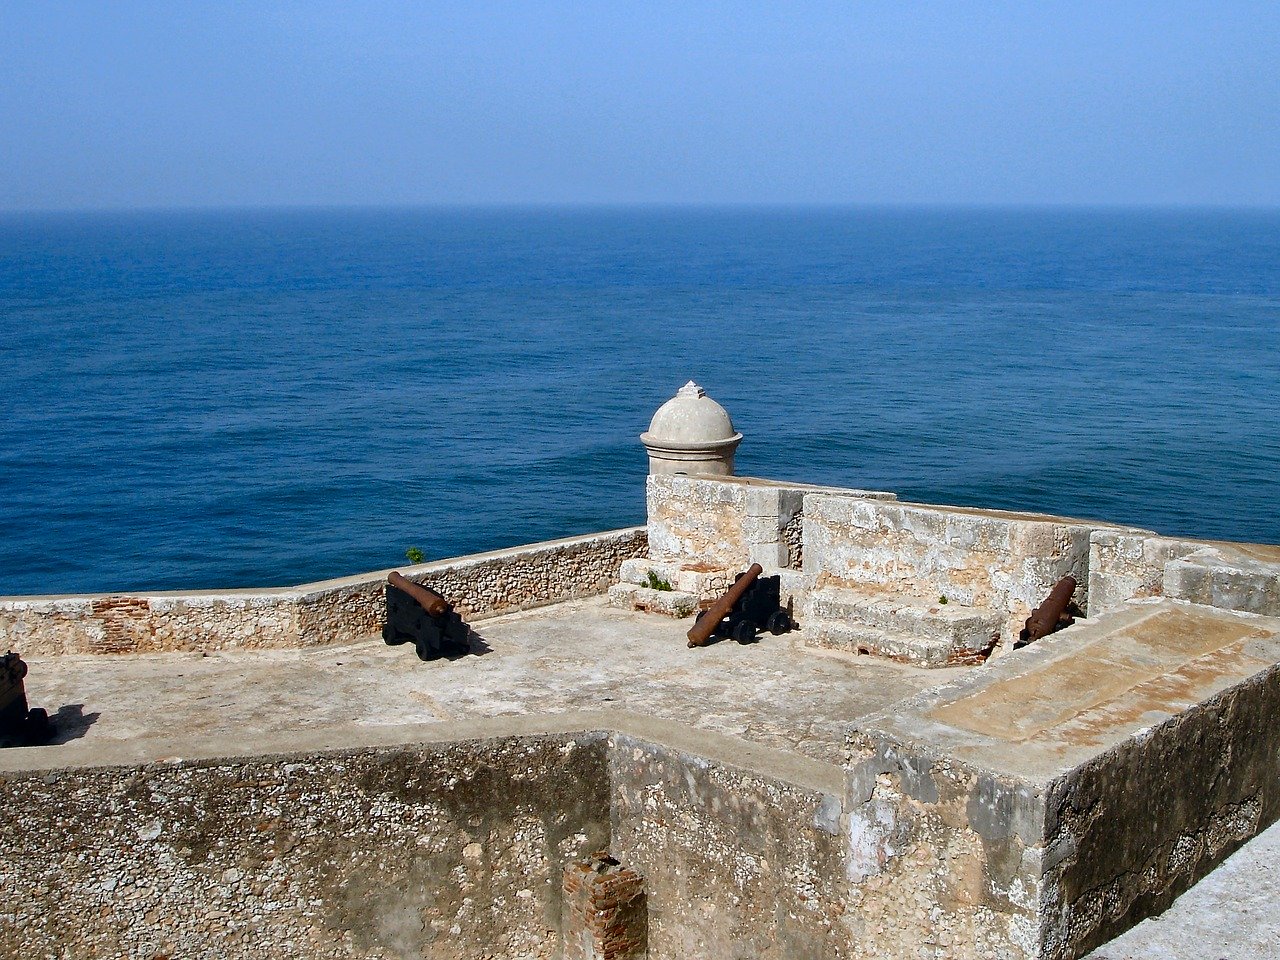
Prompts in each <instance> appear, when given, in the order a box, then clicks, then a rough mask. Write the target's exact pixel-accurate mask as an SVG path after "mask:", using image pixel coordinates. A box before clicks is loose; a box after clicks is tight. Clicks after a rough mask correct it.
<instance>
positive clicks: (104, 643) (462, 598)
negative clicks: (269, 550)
mask: <svg viewBox="0 0 1280 960" xmlns="http://www.w3.org/2000/svg"><path fill="white" fill-rule="evenodd" d="M646 550H647V537H646V533H645V529H644V528H643V527H633V528H628V529H624V530H615V531H610V532H607V533H599V534H592V535H589V536H583V537H569V538H566V539H563V540H550V541H546V542H544V543H537V544H530V545H528V546H522V547H515V548H512V549H509V550H495V551H492V552H489V553H480V554H473V555H471V556H465V557H456V558H453V559H449V560H440V561H434V562H432V563H424V564H418V565H416V566H412V567H403V568H401V572H402V573H404V575H405V576H407V577H408V578H409V579H411V580H413V581H415V582H418V583H422V584H425V585H427V586H429V587H431V588H432V589H433V590H436V591H437V592H438V593H440V594H442V595H444V596H445V597H447V598H448V599H450V600H451V601H453V602H454V604H455V607H456V609H457V610H458V612H459V613H460V614H461V615H462V616H463V617H464V618H466V619H482V618H484V617H489V616H497V615H499V614H503V613H509V612H512V611H516V610H525V609H529V608H532V607H538V606H543V605H546V604H549V603H557V602H559V601H562V600H569V599H573V598H576V597H583V596H591V595H594V594H599V593H604V592H605V591H606V590H607V589H608V587H609V585H610V584H611V583H612V582H613V580H614V577H615V574H616V572H617V570H618V568H619V566H620V565H621V563H622V562H623V561H624V560H627V559H630V558H632V557H638V556H643V555H644V554H645V552H646ZM389 572H390V571H389V570H382V571H376V572H373V573H365V574H358V575H356V576H352V577H344V578H341V579H337V580H325V581H321V582H318V583H309V584H302V585H300V586H296V587H283V588H273V589H266V590H227V591H198V592H191V593H169V592H165V593H144V594H136V595H134V594H130V595H109V594H108V595H84V596H53V597H5V598H0V647H7V648H9V649H12V650H16V651H18V652H19V653H22V654H23V655H24V656H54V655H58V654H86V653H87V654H119V653H156V652H163V651H178V650H187V651H189V650H200V651H212V650H226V649H268V648H279V647H300V646H312V645H317V644H328V643H342V642H347V641H351V640H356V639H359V638H361V637H366V636H369V635H371V634H374V633H376V632H377V631H378V630H379V628H380V626H381V623H382V620H383V615H384V608H383V595H384V594H383V590H384V586H385V584H386V578H387V574H388V573H389Z"/></svg>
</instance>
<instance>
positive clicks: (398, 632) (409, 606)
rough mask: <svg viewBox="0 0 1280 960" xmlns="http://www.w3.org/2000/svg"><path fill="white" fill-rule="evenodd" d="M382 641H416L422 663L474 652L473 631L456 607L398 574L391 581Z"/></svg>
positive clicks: (395, 644) (388, 587)
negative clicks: (472, 644) (472, 648)
mask: <svg viewBox="0 0 1280 960" xmlns="http://www.w3.org/2000/svg"><path fill="white" fill-rule="evenodd" d="M382 639H383V640H385V641H386V642H387V643H388V644H389V645H391V646H397V645H399V644H402V643H409V642H410V641H412V642H413V645H414V649H416V650H417V652H418V658H419V659H420V660H435V659H437V658H439V657H451V656H457V655H459V654H463V653H466V652H467V651H469V650H470V649H471V631H470V630H469V629H468V628H467V625H466V623H464V622H463V619H462V617H460V616H458V614H457V612H456V611H455V610H454V609H453V604H451V603H450V602H449V601H448V600H446V599H445V598H444V597H442V596H440V594H438V593H436V592H435V591H434V590H432V589H431V588H429V587H424V586H422V585H421V584H417V583H414V582H413V581H412V580H410V579H408V578H407V577H403V576H401V575H400V574H399V573H397V572H395V571H392V572H391V574H390V575H389V576H388V577H387V620H386V624H385V625H384V626H383V628H382Z"/></svg>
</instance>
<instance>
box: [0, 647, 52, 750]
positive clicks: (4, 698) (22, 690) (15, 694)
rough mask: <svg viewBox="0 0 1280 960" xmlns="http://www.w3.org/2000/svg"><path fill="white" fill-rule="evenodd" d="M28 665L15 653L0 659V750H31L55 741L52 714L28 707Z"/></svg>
mask: <svg viewBox="0 0 1280 960" xmlns="http://www.w3.org/2000/svg"><path fill="white" fill-rule="evenodd" d="M26 675H27V665H26V663H25V662H23V659H22V657H20V656H18V654H16V653H6V654H5V655H4V656H3V657H0V747H30V746H35V745H36V744H41V743H48V742H49V741H50V740H51V739H53V733H54V730H53V724H51V723H50V722H49V714H48V713H46V712H45V711H44V710H42V709H40V708H39V707H36V708H35V709H34V710H32V709H29V708H28V707H27V690H26V686H25V685H24V684H23V682H22V679H23V677H25V676H26Z"/></svg>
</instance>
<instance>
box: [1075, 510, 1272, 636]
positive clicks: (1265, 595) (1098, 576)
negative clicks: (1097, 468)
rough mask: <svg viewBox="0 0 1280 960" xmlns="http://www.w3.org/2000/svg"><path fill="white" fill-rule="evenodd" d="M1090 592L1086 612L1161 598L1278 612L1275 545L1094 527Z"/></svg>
mask: <svg viewBox="0 0 1280 960" xmlns="http://www.w3.org/2000/svg"><path fill="white" fill-rule="evenodd" d="M1089 593H1090V598H1091V599H1090V608H1089V613H1090V615H1091V616H1096V615H1097V614H1099V613H1103V612H1105V611H1107V610H1114V609H1116V608H1118V607H1120V606H1122V605H1123V604H1124V603H1125V602H1126V601H1128V600H1133V599H1142V598H1145V597H1161V596H1163V597H1172V598H1174V599H1177V600H1188V601H1190V602H1192V603H1200V604H1204V605H1205V606H1210V607H1218V608H1220V609H1223V610H1240V611H1243V612H1245V613H1258V614H1262V615H1264V616H1270V617H1275V616H1280V546H1276V545H1273V544H1256V543H1225V542H1209V541H1204V540H1178V539H1173V538H1170V537H1161V536H1157V535H1156V534H1153V533H1149V532H1147V531H1141V530H1099V531H1097V532H1095V533H1094V535H1093V537H1092V539H1091V543H1090V550H1089Z"/></svg>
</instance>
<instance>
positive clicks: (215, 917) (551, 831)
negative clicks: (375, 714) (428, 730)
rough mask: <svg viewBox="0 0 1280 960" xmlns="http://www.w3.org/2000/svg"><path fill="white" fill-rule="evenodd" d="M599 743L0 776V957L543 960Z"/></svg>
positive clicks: (368, 752) (579, 836) (581, 826)
mask: <svg viewBox="0 0 1280 960" xmlns="http://www.w3.org/2000/svg"><path fill="white" fill-rule="evenodd" d="M606 753H607V738H606V737H605V736H604V735H603V734H574V735H558V736H552V735H547V736H530V737H504V738H497V739H493V740H488V741H469V742H460V743H446V744H433V745H423V746H398V747H387V748H379V749H364V750H351V751H344V752H335V753H320V754H315V753H312V754H303V755H296V756H278V757H256V758H252V759H240V760H222V761H200V762H176V763H157V764H149V765H143V766H127V767H106V768H79V769H67V770H56V771H37V772H32V773H26V774H24V773H19V772H7V773H6V774H5V776H4V779H3V780H0V806H2V807H3V809H4V810H5V816H4V817H2V818H0V848H2V849H3V850H4V856H3V857H2V858H0V955H3V956H6V957H69V958H77V960H87V958H106V957H128V958H131V960H132V958H136V960H160V958H178V957H181V958H183V960H250V958H252V960H261V958H269V960H270V958H281V960H283V958H301V957H306V958H316V960H321V958H353V957H359V958H370V960H373V958H378V960H392V958H396V960H399V958H432V960H457V958H462V960H470V958H475V960H481V958H484V960H488V958H492V957H527V958H538V960H549V958H551V957H554V956H556V955H558V953H559V935H558V931H559V928H560V915H561V877H562V874H563V869H564V867H565V865H566V864H569V863H573V862H575V861H577V860H580V859H582V858H584V857H585V856H587V855H588V854H590V853H591V852H593V851H595V850H599V849H602V848H604V847H607V846H608V843H609V816H608V811H609V796H608V788H607V785H608V775H607V771H606V766H605V764H606Z"/></svg>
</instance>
